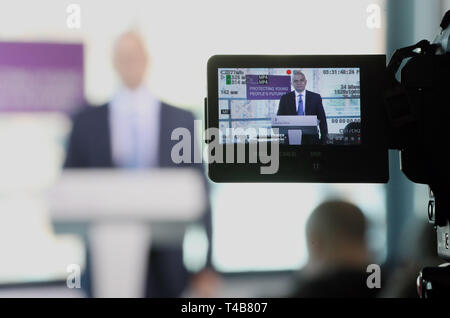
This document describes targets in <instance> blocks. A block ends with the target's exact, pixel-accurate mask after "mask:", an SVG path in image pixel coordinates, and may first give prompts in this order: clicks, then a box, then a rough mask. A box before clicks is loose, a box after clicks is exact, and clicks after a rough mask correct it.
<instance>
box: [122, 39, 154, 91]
mask: <svg viewBox="0 0 450 318" xmlns="http://www.w3.org/2000/svg"><path fill="white" fill-rule="evenodd" d="M113 59H114V67H115V69H116V71H117V73H118V75H119V77H120V79H121V81H122V83H123V84H124V85H125V86H126V87H127V88H129V89H131V90H134V89H136V88H137V87H139V86H140V85H141V84H142V82H143V81H144V76H145V73H146V70H147V66H148V62H149V57H148V52H147V50H146V48H145V44H144V42H143V40H142V38H141V36H140V35H139V34H138V33H137V32H136V31H128V32H126V33H124V34H122V35H121V36H120V37H119V38H118V39H117V41H116V43H115V45H114V57H113Z"/></svg>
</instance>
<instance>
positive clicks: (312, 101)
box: [277, 90, 328, 141]
mask: <svg viewBox="0 0 450 318" xmlns="http://www.w3.org/2000/svg"><path fill="white" fill-rule="evenodd" d="M305 98H306V104H305V115H316V116H317V119H318V120H320V123H319V128H320V135H321V137H322V141H324V138H326V136H327V134H328V125H327V117H326V115H325V111H324V109H323V105H322V97H321V96H320V94H317V93H314V92H311V91H308V90H306V92H305ZM277 115H278V116H283V115H286V116H289V115H291V116H292V115H297V105H296V103H295V91H292V92H290V93H287V94H285V95H283V96H281V99H280V104H279V106H278V112H277Z"/></svg>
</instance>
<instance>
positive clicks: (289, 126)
mask: <svg viewBox="0 0 450 318" xmlns="http://www.w3.org/2000/svg"><path fill="white" fill-rule="evenodd" d="M317 125H318V120H317V116H315V115H313V116H311V115H307V116H275V117H274V118H273V119H272V128H278V129H279V133H280V134H284V135H285V136H288V142H289V145H301V144H302V137H303V136H304V135H316V134H318V130H317Z"/></svg>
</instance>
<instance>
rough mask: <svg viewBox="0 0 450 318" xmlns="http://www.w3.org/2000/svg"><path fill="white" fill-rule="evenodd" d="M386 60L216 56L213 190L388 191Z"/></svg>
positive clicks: (209, 116) (209, 127) (209, 126)
mask: <svg viewBox="0 0 450 318" xmlns="http://www.w3.org/2000/svg"><path fill="white" fill-rule="evenodd" d="M385 67H386V57H385V56H384V55H215V56H212V57H211V58H210V59H209V60H208V67H207V68H208V69H207V76H208V87H207V91H208V96H207V98H206V99H205V144H206V148H205V152H206V153H207V154H208V175H209V177H210V178H211V180H213V181H216V182H386V181H387V180H388V178H389V170H388V152H387V139H386V138H387V137H386V136H387V135H386V133H387V127H386V122H387V119H386V113H385V111H384V108H383V103H382V90H381V88H382V83H383V79H384V70H385Z"/></svg>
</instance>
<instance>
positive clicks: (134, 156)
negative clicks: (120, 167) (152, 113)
mask: <svg viewBox="0 0 450 318" xmlns="http://www.w3.org/2000/svg"><path fill="white" fill-rule="evenodd" d="M132 118H133V119H132V121H131V125H130V129H131V140H130V143H131V147H130V148H131V149H130V151H131V153H130V154H129V155H130V156H129V158H128V162H127V164H126V167H127V168H130V169H137V168H140V162H139V161H140V160H139V155H140V149H139V148H140V147H139V127H138V122H137V120H136V119H137V118H136V116H133V117H132Z"/></svg>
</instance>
